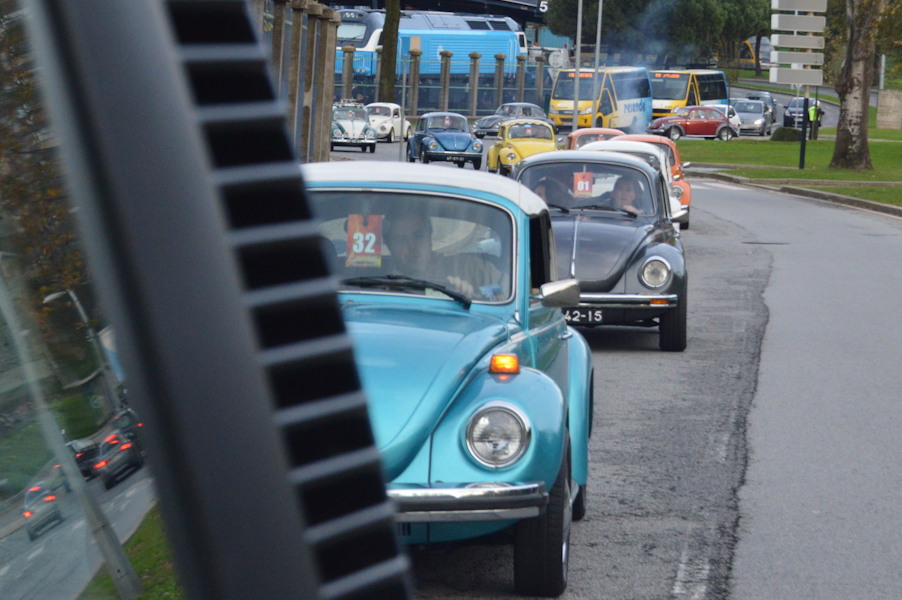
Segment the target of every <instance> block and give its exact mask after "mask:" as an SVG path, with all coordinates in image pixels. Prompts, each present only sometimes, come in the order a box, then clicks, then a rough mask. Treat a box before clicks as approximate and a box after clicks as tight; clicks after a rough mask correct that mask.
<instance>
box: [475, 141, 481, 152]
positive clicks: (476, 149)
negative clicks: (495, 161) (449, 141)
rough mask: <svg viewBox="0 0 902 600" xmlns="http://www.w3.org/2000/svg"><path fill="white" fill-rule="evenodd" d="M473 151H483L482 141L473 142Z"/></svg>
mask: <svg viewBox="0 0 902 600" xmlns="http://www.w3.org/2000/svg"><path fill="white" fill-rule="evenodd" d="M473 152H482V142H473Z"/></svg>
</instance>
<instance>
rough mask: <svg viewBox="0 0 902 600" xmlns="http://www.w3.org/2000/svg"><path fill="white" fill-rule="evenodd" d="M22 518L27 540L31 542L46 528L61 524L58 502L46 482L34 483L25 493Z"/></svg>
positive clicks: (61, 515) (61, 514)
mask: <svg viewBox="0 0 902 600" xmlns="http://www.w3.org/2000/svg"><path fill="white" fill-rule="evenodd" d="M22 518H23V519H24V520H25V531H26V533H28V539H29V540H31V541H32V542H33V541H34V540H35V539H37V537H38V536H39V535H40V534H41V533H42V532H43V531H44V530H46V529H47V528H48V527H52V526H53V525H56V524H57V523H62V522H63V520H64V519H63V513H62V512H60V507H59V500H58V499H57V497H56V494H55V493H54V492H53V490H51V489H50V487H49V486H48V485H47V483H46V482H44V481H38V482H35V484H34V485H32V486H31V487H30V488H28V489H27V490H26V491H25V501H24V503H23V507H22Z"/></svg>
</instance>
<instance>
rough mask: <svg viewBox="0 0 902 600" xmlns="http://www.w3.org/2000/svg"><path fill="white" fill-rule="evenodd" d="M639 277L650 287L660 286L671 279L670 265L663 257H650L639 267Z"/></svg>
mask: <svg viewBox="0 0 902 600" xmlns="http://www.w3.org/2000/svg"><path fill="white" fill-rule="evenodd" d="M639 279H640V280H642V283H643V284H645V285H646V286H647V287H650V288H659V287H661V286H662V285H664V284H665V283H667V282H668V281H670V265H669V264H667V261H666V260H664V259H663V258H661V257H657V256H656V257H655V258H650V259H648V260H647V261H645V264H644V265H642V268H641V269H639Z"/></svg>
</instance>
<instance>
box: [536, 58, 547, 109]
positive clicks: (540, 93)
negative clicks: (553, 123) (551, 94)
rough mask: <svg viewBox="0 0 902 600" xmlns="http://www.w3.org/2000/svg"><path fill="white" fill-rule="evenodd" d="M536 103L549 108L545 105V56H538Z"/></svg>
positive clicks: (543, 107)
mask: <svg viewBox="0 0 902 600" xmlns="http://www.w3.org/2000/svg"><path fill="white" fill-rule="evenodd" d="M536 105H538V106H541V107H542V110H547V108H546V106H545V57H544V56H541V55H540V56H537V57H536Z"/></svg>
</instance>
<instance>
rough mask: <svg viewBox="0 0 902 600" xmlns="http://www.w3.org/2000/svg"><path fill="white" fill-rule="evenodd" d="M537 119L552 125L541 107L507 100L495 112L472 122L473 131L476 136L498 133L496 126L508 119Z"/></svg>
mask: <svg viewBox="0 0 902 600" xmlns="http://www.w3.org/2000/svg"><path fill="white" fill-rule="evenodd" d="M523 118H526V119H538V120H540V121H545V122H546V123H548V124H549V125H553V123H552V122H551V119H549V118H548V116H547V115H546V114H545V111H544V110H542V109H541V107H539V106H536V105H535V104H529V103H528V102H508V103H507V104H502V105H501V106H499V107H498V109H497V110H496V111H495V114H492V115H489V116H487V117H482V118H481V119H479V120H478V121H476V123H474V124H473V133H474V134H476V137H478V138H482V137H485V136H487V135H498V126H499V125H500V124H501V123H502V122H504V121H507V120H509V119H523Z"/></svg>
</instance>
